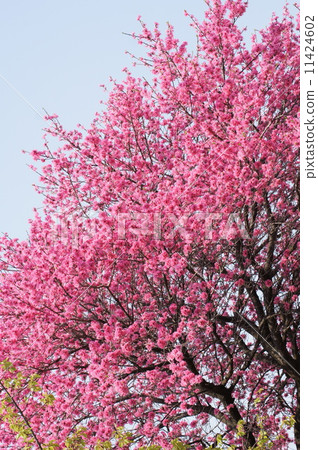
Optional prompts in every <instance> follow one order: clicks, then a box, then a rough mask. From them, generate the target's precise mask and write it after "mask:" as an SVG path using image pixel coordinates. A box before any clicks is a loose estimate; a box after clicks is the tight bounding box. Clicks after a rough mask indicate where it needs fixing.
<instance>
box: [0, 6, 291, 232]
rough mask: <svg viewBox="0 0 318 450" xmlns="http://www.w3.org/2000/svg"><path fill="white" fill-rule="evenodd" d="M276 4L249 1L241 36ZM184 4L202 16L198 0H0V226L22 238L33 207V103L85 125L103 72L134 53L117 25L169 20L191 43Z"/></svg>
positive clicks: (37, 135) (36, 129)
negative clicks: (30, 166) (31, 167)
mask: <svg viewBox="0 0 318 450" xmlns="http://www.w3.org/2000/svg"><path fill="white" fill-rule="evenodd" d="M284 3H285V2H284V1H283V0H267V1H264V0H250V2H249V8H248V12H247V14H246V15H245V16H244V18H243V19H242V20H241V24H242V26H247V28H248V32H247V33H246V38H247V39H249V37H250V35H251V33H253V31H254V30H255V29H258V30H259V29H261V28H263V27H264V26H265V25H266V24H267V23H268V22H269V20H270V17H271V15H272V12H273V11H275V12H277V14H278V15H281V12H282V8H283V5H284ZM184 9H186V10H187V11H188V12H190V13H193V14H194V15H196V16H197V17H198V18H202V17H203V12H204V10H205V3H204V1H203V0H160V1H150V0H121V1H117V2H114V1H108V0H54V1H52V0H51V1H48V0H27V1H26V0H12V1H8V0H0V136H1V139H0V206H1V210H0V232H8V233H9V235H10V236H11V237H19V238H24V237H26V235H27V230H28V219H29V218H32V217H33V207H40V206H41V197H40V196H39V195H38V194H36V193H35V191H34V188H33V187H32V184H33V183H36V182H37V176H36V174H34V173H33V172H32V171H31V170H30V169H29V168H28V166H27V164H29V163H32V161H31V158H30V157H29V156H28V155H23V154H22V152H21V151H22V149H24V150H27V151H31V150H33V149H40V148H41V147H42V136H43V128H44V127H45V126H46V123H45V121H44V120H43V119H42V118H41V117H40V115H38V114H37V112H35V110H37V111H39V113H40V114H44V112H43V108H44V109H45V110H47V111H48V112H49V113H50V114H53V113H56V114H58V115H59V117H60V121H61V123H62V124H63V125H64V127H65V128H67V129H72V128H74V127H76V124H78V123H81V124H83V125H85V126H88V125H89V124H90V123H91V121H92V119H93V117H94V114H95V112H96V111H97V110H100V108H101V106H100V104H99V101H100V100H101V99H105V95H104V92H103V90H102V89H101V88H100V87H99V86H100V85H101V84H106V85H107V84H108V79H109V77H110V76H112V77H114V78H116V79H121V78H122V77H123V74H122V68H123V67H131V63H132V62H131V58H130V57H129V56H128V55H126V54H125V51H126V50H127V51H130V52H132V53H134V54H136V55H138V54H139V55H140V54H142V49H141V47H139V46H138V45H137V44H136V43H135V41H134V40H133V39H132V38H130V37H128V36H126V35H124V34H123V32H126V33H131V32H134V31H135V32H138V31H139V30H140V28H139V24H138V23H137V20H136V19H137V16H138V15H141V17H142V19H143V21H144V22H146V23H147V24H148V25H149V26H152V25H153V23H154V22H159V24H160V25H161V29H162V30H164V29H165V27H166V22H167V21H169V22H170V23H171V24H172V25H174V27H175V30H176V34H177V36H178V37H179V38H180V40H182V41H184V40H186V41H188V42H190V43H192V44H194V42H195V40H194V32H193V30H192V28H190V27H189V25H188V24H189V20H188V18H186V17H185V16H184V13H183V11H184ZM132 72H133V73H134V70H132ZM108 85H109V84H108ZM16 90H17V91H18V92H19V93H20V95H19V94H18V93H17V92H16ZM21 96H23V97H24V99H23V98H21ZM30 105H31V106H30ZM33 108H34V109H33Z"/></svg>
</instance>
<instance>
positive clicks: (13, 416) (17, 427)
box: [0, 359, 295, 450]
mask: <svg viewBox="0 0 318 450" xmlns="http://www.w3.org/2000/svg"><path fill="white" fill-rule="evenodd" d="M0 367H1V368H2V369H3V370H4V371H5V373H6V376H5V378H3V379H1V380H0V389H1V386H2V390H5V395H4V396H3V398H2V400H1V401H0V421H2V422H5V423H7V424H8V426H9V428H10V430H11V431H12V432H13V433H14V435H15V436H16V439H17V440H19V441H21V440H22V441H23V443H24V444H25V445H24V447H23V448H22V450H32V449H33V448H34V444H35V443H36V437H35V435H34V433H33V431H32V428H31V426H30V424H29V422H28V420H27V418H26V417H25V416H24V415H23V412H22V410H21V409H20V408H19V405H18V404H17V403H16V401H15V398H14V396H15V394H18V393H19V394H20V395H19V401H20V402H22V403H23V404H24V405H25V404H27V403H28V401H30V398H31V397H30V394H29V393H30V392H31V393H36V392H38V393H39V396H38V401H39V402H41V403H42V405H43V407H50V406H51V405H52V404H53V403H54V401H55V397H54V395H53V394H50V393H48V392H45V391H44V390H43V389H42V388H41V386H40V385H39V384H38V380H39V378H40V375H38V374H36V373H35V374H32V375H30V376H25V375H23V374H22V372H18V371H17V369H16V368H15V366H14V365H13V364H12V363H11V362H10V361H8V360H7V359H6V360H4V361H2V362H0ZM26 388H27V389H26ZM22 391H23V392H25V393H24V394H23V395H22V396H21V392H22ZM33 400H34V399H33ZM260 401H261V400H260V398H256V399H255V401H254V403H255V405H257V404H258V403H260ZM41 403H40V404H41ZM294 424H295V418H294V416H291V417H287V418H285V419H284V420H283V421H282V423H281V427H280V428H281V430H283V429H286V428H291V427H293V426H294ZM245 425H246V424H245V422H244V420H240V421H239V422H238V423H237V433H236V435H237V437H239V438H242V440H244V436H245V435H246V430H245ZM257 425H258V427H259V433H258V437H257V442H256V445H255V446H254V447H253V448H252V447H249V449H248V450H270V449H271V448H272V447H273V442H272V441H271V439H270V437H269V436H268V433H267V432H266V430H265V428H264V417H262V416H261V415H258V416H257ZM282 437H284V436H283V435H278V436H276V439H280V438H282ZM86 441H87V429H86V428H85V427H79V428H77V429H76V430H75V431H74V432H73V433H72V434H71V435H70V436H68V437H67V439H66V440H65V443H64V445H63V448H64V449H70V450H88V447H87V446H86ZM133 441H134V437H133V434H132V433H131V432H129V431H126V430H125V428H124V427H118V428H116V430H115V431H114V433H113V436H112V439H111V441H104V442H102V441H98V442H97V444H96V445H95V446H94V450H110V449H116V448H118V447H119V448H123V447H126V446H129V447H130V444H132V443H133ZM171 444H172V448H173V450H187V449H189V448H190V446H189V445H187V444H185V443H183V442H181V441H180V440H179V439H174V440H172V441H171ZM215 445H216V446H215ZM41 447H42V448H43V449H44V450H56V449H59V448H61V447H60V445H59V444H57V443H56V442H55V441H53V440H51V441H49V442H47V443H41ZM213 448H214V449H216V450H235V446H234V445H229V444H227V443H226V442H225V441H224V439H223V437H222V436H221V435H220V434H218V435H217V436H216V442H215V444H214V446H210V447H207V448H206V449H205V450H212V449H213ZM140 450H164V449H163V448H162V447H161V446H160V445H156V444H152V445H150V446H147V447H141V448H140Z"/></svg>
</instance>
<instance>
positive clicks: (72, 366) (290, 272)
mask: <svg viewBox="0 0 318 450" xmlns="http://www.w3.org/2000/svg"><path fill="white" fill-rule="evenodd" d="M245 9H246V4H245V3H244V2H243V1H241V0H238V1H235V2H234V1H231V0H227V1H225V2H224V3H221V1H219V0H214V1H213V2H212V1H211V2H209V1H207V10H206V14H205V19H204V20H203V22H202V23H199V22H198V21H197V20H196V19H195V17H193V16H190V18H191V21H192V26H193V28H194V30H195V32H196V34H197V39H198V44H197V49H196V52H195V54H194V53H191V52H190V51H189V50H188V49H187V44H186V43H183V42H181V43H180V42H179V41H178V40H177V39H176V38H175V36H174V32H173V27H172V26H171V25H169V26H168V29H167V32H166V35H165V36H162V35H161V33H160V30H159V27H158V26H157V25H156V26H155V28H154V30H152V31H151V30H150V29H148V28H147V26H146V25H145V24H144V23H143V22H141V21H140V23H141V32H140V34H139V35H136V36H135V38H136V39H138V41H139V42H140V44H141V45H143V46H144V47H145V48H146V49H147V57H144V58H140V61H141V62H142V63H143V64H144V65H145V66H147V67H148V68H149V70H150V72H151V74H152V75H151V79H150V81H149V80H146V79H143V78H135V77H134V76H133V75H132V74H131V73H130V72H129V71H128V70H127V77H126V79H125V81H123V82H121V83H114V88H113V90H112V92H111V93H110V95H109V98H108V100H107V102H106V104H105V109H104V111H103V112H102V113H99V114H97V115H96V119H95V120H94V122H93V124H92V126H91V128H90V129H89V130H83V129H82V130H81V129H77V130H74V131H71V132H68V131H66V130H64V129H63V127H62V126H61V124H60V122H59V121H58V118H57V116H50V117H48V120H50V121H51V126H50V128H49V129H48V132H49V133H50V135H52V136H56V137H57V138H58V139H60V141H61V147H60V148H59V149H58V150H55V151H52V150H50V147H49V145H48V143H46V145H45V146H44V149H43V150H42V151H34V152H33V157H34V158H35V159H36V160H39V161H41V162H42V164H43V167H42V175H41V185H42V187H41V188H39V190H40V191H41V192H42V193H43V194H44V196H45V200H44V215H43V216H42V217H40V216H39V215H36V217H35V219H34V220H33V221H32V223H31V227H30V234H29V239H28V240H26V241H21V242H19V241H17V240H15V239H10V238H9V237H8V236H5V237H4V238H2V240H1V254H2V257H1V270H2V272H1V278H0V280H1V281H0V283H1V284H0V293H1V296H0V298H1V302H0V314H1V318H2V324H1V328H0V335H1V338H2V344H1V347H0V353H1V355H0V356H1V359H5V358H7V357H8V355H9V360H10V361H12V362H13V363H14V365H15V366H16V367H19V370H21V371H22V372H23V373H24V374H25V375H26V376H27V375H28V374H30V373H34V372H36V373H37V374H38V375H39V380H38V383H39V384H40V385H41V386H42V387H43V389H45V390H46V391H48V392H49V393H50V395H52V396H53V398H54V402H52V404H51V405H50V407H49V408H43V407H42V408H40V407H39V402H38V401H37V400H36V394H33V396H32V395H31V394H30V398H31V397H32V401H31V400H30V401H29V402H28V403H27V404H26V406H25V408H26V409H25V416H26V417H28V422H29V426H30V427H31V428H32V431H33V432H34V434H35V435H36V436H37V439H38V442H39V443H40V445H43V448H45V447H44V446H45V443H47V442H49V441H54V442H56V443H57V445H59V446H60V447H59V448H63V447H62V445H63V444H62V443H63V442H65V439H67V438H68V436H69V435H70V434H71V433H73V432H74V430H76V427H78V426H85V429H86V434H85V436H86V443H87V446H88V448H94V445H97V442H103V441H106V440H108V439H109V438H110V437H111V436H112V435H113V433H114V430H116V429H117V428H118V427H121V426H124V427H127V429H128V430H129V431H130V432H131V433H132V435H133V437H134V443H133V444H132V445H133V446H135V447H136V448H139V447H141V446H145V445H150V444H151V443H157V444H158V445H161V446H163V447H164V448H170V447H169V446H171V444H170V442H171V440H172V439H175V438H178V439H181V440H182V441H183V442H184V443H186V444H189V445H190V446H191V448H196V449H201V448H205V447H207V446H209V445H212V444H213V443H215V442H216V436H217V435H221V436H222V440H223V443H224V445H225V446H226V445H227V446H228V448H229V446H230V445H232V446H234V448H244V449H245V448H246V449H247V448H252V447H253V446H255V445H256V442H258V441H259V436H260V433H261V432H262V433H264V430H266V433H265V434H266V439H267V440H266V445H270V444H271V445H272V446H271V448H273V449H280V450H281V449H287V448H288V445H289V443H290V441H291V440H294V441H295V442H296V444H297V445H299V401H298V388H299V352H298V344H299V342H298V293H299V272H298V240H299V230H298V206H299V204H298V203H299V197H298V187H299V183H298V141H299V136H298V124H299V74H298V65H299V64H298V56H299V55H298V52H299V43H298V36H297V27H295V20H294V18H293V17H292V16H290V15H289V12H288V11H287V9H286V10H285V14H284V17H283V19H282V20H279V19H278V18H277V17H275V16H273V18H272V20H271V22H270V24H269V25H268V27H267V28H265V29H264V30H262V31H260V33H259V37H258V38H256V37H254V38H253V42H252V45H251V48H250V49H248V48H247V47H246V45H245V43H244V40H243V35H242V31H241V30H240V29H239V28H238V26H237V25H236V21H237V19H238V17H240V16H241V15H242V14H244V12H245ZM16 395H17V397H19V395H18V394H16ZM21 395H22V394H21ZM18 400H19V398H16V402H17V403H18ZM20 400H21V402H22V403H23V402H25V397H23V396H22V397H21V399H20ZM291 417H292V418H293V421H292V422H290V423H291V425H293V424H294V423H295V427H294V433H292V432H288V431H286V429H285V428H284V427H282V424H283V423H286V420H289V419H290V418H291ZM284 421H285V422H284ZM238 430H239V431H238ZM1 432H2V437H1V439H2V441H3V442H6V443H8V445H10V446H12V448H17V449H18V448H21V444H20V443H18V444H15V442H16V441H15V439H16V438H15V436H14V435H13V434H12V430H11V429H10V428H7V427H6V424H4V425H3V428H1ZM15 445H16V446H15ZM19 445H20V447H19ZM37 445H38V444H37ZM264 445H265V444H264ZM264 448H265V447H264ZM266 448H267V447H266ZM268 448H269V447H268Z"/></svg>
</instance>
